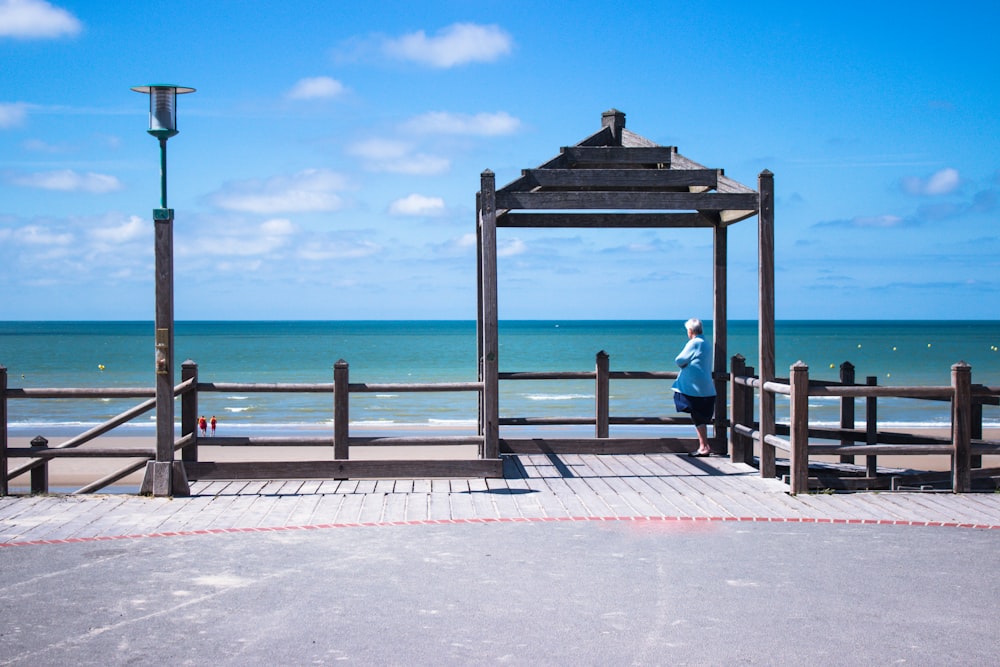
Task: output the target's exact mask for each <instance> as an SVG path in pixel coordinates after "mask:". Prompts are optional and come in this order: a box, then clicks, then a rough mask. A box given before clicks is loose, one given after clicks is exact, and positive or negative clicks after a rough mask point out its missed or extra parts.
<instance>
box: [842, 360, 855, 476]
mask: <svg viewBox="0 0 1000 667" xmlns="http://www.w3.org/2000/svg"><path fill="white" fill-rule="evenodd" d="M853 384H854V364H852V363H851V362H849V361H845V362H844V363H842V364H841V365H840V385H841V386H842V387H850V386H852V385H853ZM840 428H850V429H853V428H854V397H853V396H841V397H840ZM840 444H841V446H842V447H846V446H849V445H853V444H854V440H851V439H848V438H841V439H840ZM840 462H841V463H854V455H853V454H841V455H840Z"/></svg>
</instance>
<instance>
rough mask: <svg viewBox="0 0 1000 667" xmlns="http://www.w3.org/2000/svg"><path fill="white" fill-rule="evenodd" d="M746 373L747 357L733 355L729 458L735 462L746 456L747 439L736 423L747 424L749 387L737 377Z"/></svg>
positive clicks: (730, 368)
mask: <svg viewBox="0 0 1000 667" xmlns="http://www.w3.org/2000/svg"><path fill="white" fill-rule="evenodd" d="M746 373H747V360H746V357H744V356H743V355H742V354H736V355H733V358H732V360H730V362H729V426H730V428H729V460H730V461H731V462H733V463H742V462H743V461H744V459H745V458H746V453H745V452H746V448H747V447H746V439H745V438H744V437H743V436H740V435H737V434H736V425H737V424H746V422H745V421H743V418H744V416H743V403H744V399H743V394H744V393H746V389H747V388H746V386H745V385H742V384H738V383H737V382H736V378H738V377H744V376H745V375H746Z"/></svg>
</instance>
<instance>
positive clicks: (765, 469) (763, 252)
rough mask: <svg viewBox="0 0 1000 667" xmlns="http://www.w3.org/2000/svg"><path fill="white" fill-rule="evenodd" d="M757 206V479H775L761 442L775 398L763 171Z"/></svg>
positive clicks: (769, 200)
mask: <svg viewBox="0 0 1000 667" xmlns="http://www.w3.org/2000/svg"><path fill="white" fill-rule="evenodd" d="M757 190H758V192H759V196H760V205H759V209H758V212H757V273H758V284H757V289H758V309H759V315H758V318H757V327H758V336H757V345H758V349H759V355H758V358H759V362H760V382H761V388H760V429H759V431H760V443H761V444H760V475H761V477H774V476H775V474H776V470H775V465H774V447H773V446H771V445H768V444H766V443H765V442H764V440H765V438H767V437H768V436H770V435H774V422H775V401H774V394H772V393H771V392H769V391H765V390H764V384H765V383H767V382H773V381H774V365H775V349H774V174H772V173H771V172H770V171H768V170H767V169H765V170H764V171H762V172H760V175H759V176H758V177H757Z"/></svg>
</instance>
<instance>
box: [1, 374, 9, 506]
mask: <svg viewBox="0 0 1000 667" xmlns="http://www.w3.org/2000/svg"><path fill="white" fill-rule="evenodd" d="M7 493H8V487H7V367H6V366H0V496H6V495H7Z"/></svg>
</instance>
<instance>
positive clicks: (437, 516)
mask: <svg viewBox="0 0 1000 667" xmlns="http://www.w3.org/2000/svg"><path fill="white" fill-rule="evenodd" d="M435 481H438V480H435ZM437 488H438V489H439V490H436V491H433V492H431V493H429V494H428V495H427V518H428V519H430V520H431V521H436V520H442V519H451V518H452V516H451V502H450V499H449V498H448V496H449V495H450V492H449V491H447V490H445V489H444V487H442V485H440V484H438V485H437Z"/></svg>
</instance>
